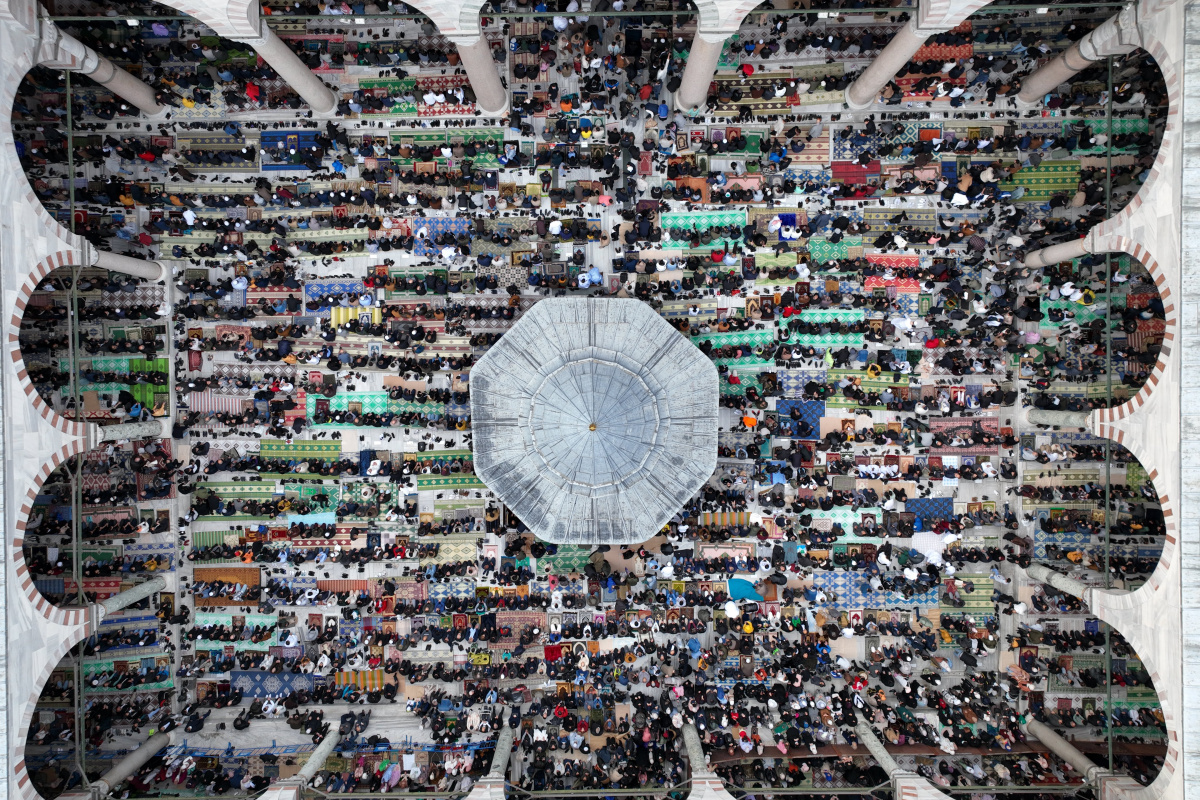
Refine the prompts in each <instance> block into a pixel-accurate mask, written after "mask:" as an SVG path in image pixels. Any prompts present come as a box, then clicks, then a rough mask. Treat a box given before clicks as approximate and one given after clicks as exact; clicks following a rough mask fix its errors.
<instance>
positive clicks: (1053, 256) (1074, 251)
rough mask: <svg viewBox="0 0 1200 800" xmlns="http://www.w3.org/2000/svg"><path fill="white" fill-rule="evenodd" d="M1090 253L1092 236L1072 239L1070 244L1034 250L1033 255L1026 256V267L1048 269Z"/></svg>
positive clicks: (1053, 245) (1065, 243) (1064, 243)
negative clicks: (1052, 265) (1053, 265)
mask: <svg viewBox="0 0 1200 800" xmlns="http://www.w3.org/2000/svg"><path fill="white" fill-rule="evenodd" d="M1090 252H1092V250H1091V236H1085V237H1084V238H1082V239H1072V240H1071V241H1069V242H1063V243H1061V244H1052V245H1050V246H1049V247H1043V248H1042V249H1041V250H1034V251H1033V252H1032V253H1028V254H1026V256H1025V266H1027V267H1048V266H1050V265H1051V264H1057V263H1059V262H1060V261H1070V260H1071V259H1074V258H1082V257H1083V256H1086V255H1087V254H1088V253H1090Z"/></svg>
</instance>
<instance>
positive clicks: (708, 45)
mask: <svg viewBox="0 0 1200 800" xmlns="http://www.w3.org/2000/svg"><path fill="white" fill-rule="evenodd" d="M729 36H730V33H723V32H720V31H717V32H714V33H708V32H706V31H697V32H696V36H695V38H693V39H692V48H691V49H690V50H689V51H688V58H687V64H686V65H685V66H684V68H683V77H682V78H681V81H680V84H679V91H677V92H676V93H675V106H676V107H677V108H679V109H680V110H682V111H684V112H685V113H688V114H696V113H699V112H701V111H703V110H704V105H705V101H706V100H707V99H708V87H709V86H711V85H712V81H713V76H715V75H716V74H717V62H718V61H720V60H721V51H722V50H724V49H725V42H726V41H727V40H728V39H729Z"/></svg>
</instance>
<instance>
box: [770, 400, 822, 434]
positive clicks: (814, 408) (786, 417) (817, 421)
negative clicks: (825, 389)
mask: <svg viewBox="0 0 1200 800" xmlns="http://www.w3.org/2000/svg"><path fill="white" fill-rule="evenodd" d="M775 409H776V410H777V411H778V412H779V428H780V431H781V433H783V434H785V435H787V436H795V435H797V431H798V429H799V425H798V423H797V422H796V421H795V420H793V419H792V417H791V413H792V409H798V410H799V412H800V421H802V422H807V423H808V424H809V425H811V426H812V430H813V433H812V434H810V438H813V439H816V438H817V437H818V436H820V431H821V417H823V416H825V403H824V402H823V401H821V400H789V399H779V400H777V401H776V403H775Z"/></svg>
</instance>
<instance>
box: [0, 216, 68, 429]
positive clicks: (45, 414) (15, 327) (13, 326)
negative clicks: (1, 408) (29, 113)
mask: <svg viewBox="0 0 1200 800" xmlns="http://www.w3.org/2000/svg"><path fill="white" fill-rule="evenodd" d="M34 202H35V203H36V202H37V199H36V198H34ZM39 207H40V204H39ZM80 255H81V254H80V252H79V251H78V250H60V251H58V252H57V253H54V254H53V255H51V256H48V257H46V258H44V259H42V260H41V261H39V262H37V263H36V264H35V265H34V267H33V270H32V271H31V272H30V273H29V277H27V278H26V279H25V283H24V284H22V286H21V290H20V292H19V293H18V294H17V299H16V303H15V305H14V308H13V315H12V317H11V318H10V319H9V321H8V331H7V334H8V352H9V356H10V357H11V358H12V360H13V366H14V367H15V368H16V370H17V380H18V381H20V383H21V389H22V390H23V391H24V392H25V396H26V397H27V398H28V399H29V402H30V403H31V404H32V405H33V407H34V408H35V409H37V412H38V414H39V415H41V417H42V419H44V420H46V421H47V422H48V423H50V424H51V425H53V426H54V427H55V428H57V429H58V430H60V431H62V432H63V433H66V434H69V435H71V436H86V435H87V431H88V423H86V422H76V421H73V420H69V419H67V418H66V417H64V416H62V415H61V414H59V413H58V412H57V411H55V410H54V407H53V406H51V405H50V404H49V403H47V402H46V401H45V400H44V399H42V396H41V395H39V394H38V393H37V388H36V387H35V386H34V385H33V382H32V381H30V380H29V373H28V371H27V369H26V367H25V361H24V358H23V356H22V355H21V346H20V334H21V318H22V317H23V316H24V314H25V308H26V307H27V306H28V304H29V299H30V298H31V297H32V296H33V290H34V289H36V288H37V285H38V284H39V283H41V282H42V279H43V278H45V277H46V276H47V275H49V274H50V273H51V272H53V271H54V270H56V269H58V268H59V267H67V266H71V265H72V264H80V263H82V260H81V258H80Z"/></svg>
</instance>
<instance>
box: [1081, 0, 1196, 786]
mask: <svg viewBox="0 0 1200 800" xmlns="http://www.w3.org/2000/svg"><path fill="white" fill-rule="evenodd" d="M1163 5H1164V3H1163V2H1161V0H1151V1H1150V2H1148V3H1143V5H1142V12H1143V13H1144V14H1147V15H1149V14H1154V13H1156V11H1158V10H1160V9H1161V7H1162V6H1163ZM1143 49H1144V50H1145V51H1146V52H1148V53H1149V54H1150V55H1151V56H1152V57H1153V58H1154V60H1155V63H1156V64H1157V66H1158V68H1159V70H1160V71H1161V72H1162V75H1163V79H1164V81H1165V82H1166V85H1167V99H1168V104H1169V105H1168V109H1167V122H1166V127H1165V128H1164V130H1163V137H1162V141H1161V142H1160V143H1159V147H1158V153H1157V155H1156V156H1155V159H1154V164H1153V166H1152V167H1151V169H1150V176H1149V177H1148V178H1147V179H1146V182H1145V183H1144V184H1143V185H1142V187H1141V188H1140V189H1139V190H1138V192H1137V193H1136V194H1135V195H1134V196H1133V197H1132V198H1131V199H1130V201H1129V203H1128V205H1126V206H1125V207H1124V208H1123V209H1121V211H1119V212H1118V213H1117V214H1116V215H1114V216H1113V217H1112V218H1111V219H1109V220H1106V221H1105V222H1102V223H1101V224H1100V225H1099V226H1097V228H1096V241H1097V245H1098V246H1097V248H1096V250H1097V252H1106V251H1107V252H1113V251H1117V252H1123V253H1127V254H1129V255H1131V256H1133V257H1134V258H1136V259H1138V261H1140V262H1141V263H1142V265H1143V266H1145V268H1146V270H1147V271H1148V272H1149V273H1150V275H1151V276H1152V277H1153V279H1154V284H1155V286H1157V287H1158V292H1159V295H1160V297H1161V298H1162V302H1163V309H1164V311H1165V317H1166V330H1165V331H1164V334H1163V344H1162V349H1161V350H1160V351H1159V356H1158V362H1157V363H1156V364H1155V365H1154V370H1153V372H1152V373H1151V375H1150V377H1149V379H1148V380H1147V381H1146V383H1145V384H1144V385H1143V386H1142V388H1141V390H1140V391H1138V393H1137V395H1136V396H1134V397H1133V398H1132V399H1130V400H1129V401H1128V402H1126V403H1123V404H1122V405H1120V406H1117V407H1115V408H1109V409H1098V410H1097V411H1094V412H1093V413H1092V418H1091V422H1092V425H1091V428H1092V430H1093V432H1094V433H1095V434H1096V435H1098V436H1103V437H1105V438H1108V439H1111V440H1113V441H1115V442H1117V443H1118V444H1120V445H1122V446H1123V447H1125V448H1126V449H1127V450H1129V451H1130V452H1131V453H1133V455H1134V456H1136V457H1137V458H1138V460H1139V461H1141V463H1142V464H1143V466H1144V467H1146V469H1147V470H1148V474H1147V477H1148V478H1149V479H1150V481H1151V483H1152V484H1153V485H1154V486H1155V493H1156V494H1157V495H1158V500H1159V503H1160V504H1161V505H1162V512H1163V520H1164V523H1165V526H1166V541H1165V542H1164V543H1163V550H1162V553H1161V555H1160V556H1159V561H1158V565H1157V566H1156V568H1155V570H1154V572H1153V573H1152V574H1151V575H1150V579H1149V580H1148V581H1147V582H1146V583H1145V584H1143V585H1142V586H1141V587H1140V588H1138V589H1137V590H1136V591H1133V592H1130V593H1128V594H1125V595H1122V596H1119V597H1112V596H1110V597H1108V598H1106V603H1107V604H1109V605H1112V606H1118V605H1119V606H1122V607H1128V608H1133V607H1136V606H1138V605H1148V604H1152V603H1155V602H1156V600H1157V597H1156V595H1157V594H1158V593H1159V592H1161V591H1162V590H1163V587H1164V586H1167V585H1168V582H1169V581H1177V580H1178V575H1177V573H1178V569H1179V559H1178V557H1179V553H1180V546H1179V524H1178V519H1179V518H1178V515H1177V513H1176V511H1175V507H1174V501H1173V499H1172V498H1171V497H1170V496H1169V495H1167V494H1164V493H1163V492H1162V491H1161V489H1159V487H1158V484H1157V479H1158V477H1159V471H1158V469H1156V468H1154V465H1153V464H1152V463H1151V462H1152V461H1153V459H1150V457H1149V456H1148V455H1147V454H1144V453H1141V452H1139V451H1140V450H1141V443H1140V442H1139V441H1137V440H1136V439H1135V438H1134V437H1126V436H1125V432H1124V431H1123V430H1122V429H1121V428H1120V427H1118V425H1117V424H1116V423H1117V422H1118V421H1120V420H1123V419H1127V418H1128V417H1130V416H1132V415H1133V414H1135V413H1137V412H1138V411H1139V410H1141V409H1142V407H1143V406H1145V404H1146V400H1147V399H1148V398H1149V397H1150V393H1151V392H1153V391H1154V390H1155V388H1156V387H1157V386H1158V384H1159V383H1160V381H1161V380H1162V377H1163V372H1164V369H1165V367H1166V365H1167V363H1168V359H1169V358H1170V357H1171V355H1172V351H1173V350H1174V347H1175V339H1176V338H1177V335H1178V332H1179V314H1178V310H1177V308H1176V299H1175V297H1174V294H1173V291H1174V290H1176V289H1178V288H1179V287H1176V286H1172V285H1171V281H1170V280H1169V278H1168V275H1167V272H1166V271H1165V270H1164V269H1163V268H1162V266H1161V265H1160V264H1159V262H1158V260H1157V259H1156V258H1155V257H1154V255H1153V254H1152V253H1151V252H1150V250H1149V249H1148V248H1147V247H1146V246H1145V245H1144V244H1143V243H1140V242H1136V241H1133V240H1132V239H1130V238H1128V237H1125V236H1122V235H1120V233H1119V231H1121V230H1129V229H1130V227H1131V225H1130V223H1132V222H1134V221H1135V218H1134V212H1136V211H1137V210H1138V209H1139V208H1140V207H1141V205H1142V204H1143V203H1144V202H1145V201H1146V199H1147V198H1149V197H1153V196H1154V195H1152V194H1151V192H1157V188H1156V186H1155V184H1156V183H1157V182H1158V181H1160V180H1164V179H1166V180H1176V176H1172V175H1170V174H1167V170H1166V168H1167V163H1166V162H1167V160H1168V159H1169V158H1170V157H1171V154H1172V153H1173V152H1174V151H1175V150H1177V149H1178V148H1179V146H1180V144H1179V139H1180V137H1182V135H1183V127H1182V114H1183V91H1182V81H1181V80H1180V77H1181V76H1180V75H1179V74H1178V71H1177V70H1176V69H1175V59H1174V58H1172V56H1171V53H1170V52H1169V51H1168V49H1167V47H1166V45H1164V43H1163V42H1162V41H1160V40H1158V39H1156V38H1153V37H1147V41H1146V43H1145V45H1144V48H1143ZM1180 55H1182V54H1180ZM1180 63H1182V59H1180ZM1176 194H1177V193H1172V196H1175V195H1176ZM1162 255H1163V257H1164V258H1165V259H1168V260H1169V259H1170V258H1172V257H1177V255H1175V254H1170V253H1163V254H1162ZM1124 633H1125V635H1126V637H1127V638H1130V637H1131V634H1133V635H1136V632H1129V631H1126V632H1124ZM1131 644H1132V641H1131ZM1140 653H1141V651H1139V654H1140ZM1142 657H1143V658H1144V656H1142ZM1147 668H1148V669H1149V672H1150V677H1151V679H1152V680H1153V681H1154V689H1155V691H1156V692H1157V693H1158V696H1159V700H1160V701H1161V702H1160V707H1161V709H1162V712H1163V718H1164V721H1165V722H1166V726H1167V753H1166V757H1165V758H1164V761H1163V768H1162V770H1160V771H1159V774H1158V776H1157V777H1156V778H1155V779H1154V781H1153V782H1152V783H1151V784H1150V785H1149V786H1145V787H1143V786H1141V785H1139V784H1136V782H1128V783H1127V782H1122V783H1120V784H1119V785H1115V786H1112V787H1107V786H1106V787H1105V794H1104V795H1103V796H1104V797H1106V798H1107V797H1114V798H1121V800H1157V798H1160V797H1162V796H1163V795H1164V794H1165V793H1166V792H1167V790H1168V787H1169V786H1170V784H1171V783H1172V782H1173V781H1174V780H1175V773H1176V772H1177V771H1178V770H1180V769H1181V768H1182V762H1181V760H1180V759H1181V753H1182V751H1181V748H1180V729H1181V720H1180V719H1179V718H1178V717H1177V715H1176V714H1175V713H1174V712H1173V710H1172V709H1173V708H1174V707H1175V706H1178V708H1180V709H1182V708H1183V707H1184V705H1183V698H1180V699H1179V701H1178V702H1177V703H1173V702H1171V701H1170V696H1171V694H1172V692H1173V691H1174V687H1172V686H1167V685H1165V684H1164V683H1163V682H1162V681H1161V680H1160V677H1159V673H1158V671H1157V670H1156V669H1155V668H1154V665H1153V664H1147ZM1131 784H1132V785H1131Z"/></svg>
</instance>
